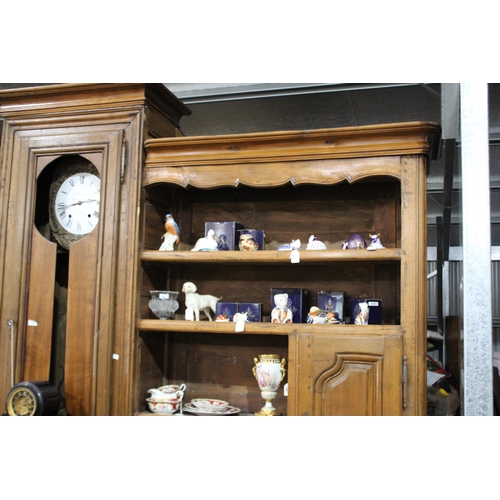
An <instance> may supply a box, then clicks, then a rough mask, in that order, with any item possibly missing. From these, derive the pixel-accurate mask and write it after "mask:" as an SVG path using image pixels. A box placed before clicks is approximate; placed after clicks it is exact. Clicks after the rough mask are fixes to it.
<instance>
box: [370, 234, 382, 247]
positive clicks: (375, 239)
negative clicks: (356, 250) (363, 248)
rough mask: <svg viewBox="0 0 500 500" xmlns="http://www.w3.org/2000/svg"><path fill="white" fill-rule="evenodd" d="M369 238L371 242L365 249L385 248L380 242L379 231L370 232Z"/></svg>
mask: <svg viewBox="0 0 500 500" xmlns="http://www.w3.org/2000/svg"><path fill="white" fill-rule="evenodd" d="M370 238H371V239H372V242H371V243H370V245H369V246H368V248H367V250H376V249H377V248H385V247H384V246H382V243H380V233H379V234H370Z"/></svg>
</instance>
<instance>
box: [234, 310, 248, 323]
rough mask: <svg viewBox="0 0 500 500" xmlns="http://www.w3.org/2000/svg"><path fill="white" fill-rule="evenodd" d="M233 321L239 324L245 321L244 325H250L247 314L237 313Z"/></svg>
mask: <svg viewBox="0 0 500 500" xmlns="http://www.w3.org/2000/svg"><path fill="white" fill-rule="evenodd" d="M233 321H234V322H235V323H238V322H239V321H243V322H244V323H248V314H247V313H241V312H239V313H236V314H235V315H234V316H233Z"/></svg>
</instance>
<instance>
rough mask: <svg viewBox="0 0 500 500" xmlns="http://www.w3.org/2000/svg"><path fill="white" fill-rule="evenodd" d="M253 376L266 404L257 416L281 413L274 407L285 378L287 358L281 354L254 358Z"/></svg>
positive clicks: (260, 355) (262, 355) (261, 355)
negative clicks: (274, 401)
mask: <svg viewBox="0 0 500 500" xmlns="http://www.w3.org/2000/svg"><path fill="white" fill-rule="evenodd" d="M254 363H255V364H254V367H253V369H252V371H253V375H254V377H255V379H256V380H257V383H258V384H259V389H260V394H261V396H262V398H263V399H264V400H265V402H266V404H265V405H264V406H263V407H262V408H261V409H260V411H258V412H257V413H256V414H255V415H257V416H274V415H280V413H279V412H278V411H277V410H276V408H275V407H274V406H273V400H274V398H275V397H276V395H277V394H278V389H279V387H280V384H281V381H282V380H283V378H284V377H285V374H286V370H285V363H286V361H285V358H282V357H281V356H280V355H279V354H259V356H258V357H255V358H254Z"/></svg>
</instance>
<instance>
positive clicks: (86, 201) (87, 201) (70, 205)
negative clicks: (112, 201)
mask: <svg viewBox="0 0 500 500" xmlns="http://www.w3.org/2000/svg"><path fill="white" fill-rule="evenodd" d="M96 201H99V200H83V201H77V202H76V203H71V204H69V205H64V208H68V207H74V206H75V205H83V204H84V203H93V202H96Z"/></svg>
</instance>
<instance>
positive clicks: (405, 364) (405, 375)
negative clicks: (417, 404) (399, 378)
mask: <svg viewBox="0 0 500 500" xmlns="http://www.w3.org/2000/svg"><path fill="white" fill-rule="evenodd" d="M407 407H408V362H407V359H406V354H405V355H404V357H403V411H405V410H406V408H407Z"/></svg>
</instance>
